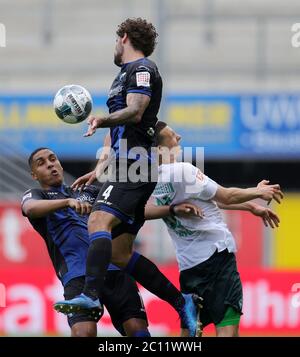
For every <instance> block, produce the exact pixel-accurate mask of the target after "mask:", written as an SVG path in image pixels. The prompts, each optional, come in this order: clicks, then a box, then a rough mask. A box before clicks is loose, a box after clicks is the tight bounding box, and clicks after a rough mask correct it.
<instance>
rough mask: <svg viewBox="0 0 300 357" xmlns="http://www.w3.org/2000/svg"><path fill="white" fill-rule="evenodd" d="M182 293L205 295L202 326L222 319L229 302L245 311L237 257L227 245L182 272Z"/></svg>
mask: <svg viewBox="0 0 300 357" xmlns="http://www.w3.org/2000/svg"><path fill="white" fill-rule="evenodd" d="M179 279H180V289H181V291H182V292H183V293H186V294H188V293H196V294H197V295H199V296H201V297H202V298H203V304H202V305H203V308H202V309H201V311H200V320H201V322H202V324H203V327H204V326H206V325H208V324H210V323H214V324H215V325H217V324H218V323H220V322H221V321H222V320H223V318H224V315H225V312H226V310H227V308H228V307H229V306H231V307H232V308H234V309H235V310H236V311H237V312H238V313H240V314H242V304H243V291H242V283H241V279H240V274H239V273H238V271H237V266H236V259H235V255H234V254H233V253H229V252H228V250H227V249H225V250H223V251H222V252H220V253H219V252H217V251H216V252H215V253H214V254H213V255H212V256H211V257H210V258H209V259H208V260H206V261H205V262H203V263H200V264H198V265H196V266H195V267H193V268H190V269H186V270H183V271H181V272H180V278H179Z"/></svg>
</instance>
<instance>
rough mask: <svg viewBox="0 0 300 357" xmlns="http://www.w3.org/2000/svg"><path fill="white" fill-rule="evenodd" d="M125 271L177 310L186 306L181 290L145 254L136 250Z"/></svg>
mask: <svg viewBox="0 0 300 357" xmlns="http://www.w3.org/2000/svg"><path fill="white" fill-rule="evenodd" d="M124 271H125V272H126V273H127V274H129V275H131V276H132V277H133V278H134V279H135V280H136V281H137V282H138V283H140V284H141V285H142V286H143V287H144V288H146V289H147V290H149V291H150V292H151V293H152V294H154V295H156V296H158V297H159V298H160V299H162V300H165V301H167V302H168V303H169V304H170V305H172V306H173V307H174V309H175V310H176V311H177V312H180V311H181V310H182V308H183V307H184V304H185V300H184V298H183V296H182V294H181V292H180V291H179V290H178V289H177V288H176V287H175V286H174V285H173V284H172V283H171V282H170V280H168V278H167V277H166V276H165V275H164V274H163V273H162V272H161V271H160V270H159V269H158V267H157V266H156V265H155V264H154V263H153V262H151V261H150V260H149V259H147V258H146V257H144V256H143V255H141V254H139V253H137V252H134V253H133V254H132V257H131V258H130V260H129V262H128V264H127V266H126V267H125V269H124Z"/></svg>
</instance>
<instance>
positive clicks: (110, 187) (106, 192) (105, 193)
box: [102, 185, 114, 201]
mask: <svg viewBox="0 0 300 357" xmlns="http://www.w3.org/2000/svg"><path fill="white" fill-rule="evenodd" d="M113 188H114V186H113V185H109V186H108V187H107V189H106V190H105V191H104V192H103V193H102V196H103V197H104V198H105V201H107V199H108V197H109V196H110V194H111V190H112V189H113Z"/></svg>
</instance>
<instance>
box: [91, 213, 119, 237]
mask: <svg viewBox="0 0 300 357" xmlns="http://www.w3.org/2000/svg"><path fill="white" fill-rule="evenodd" d="M119 222H120V221H119V219H118V218H116V217H114V216H113V215H112V214H110V213H107V212H104V211H97V212H93V213H91V215H90V217H89V221H88V230H89V233H94V232H99V231H108V232H110V231H111V230H112V228H113V227H114V226H116V225H117V224H118V223H119Z"/></svg>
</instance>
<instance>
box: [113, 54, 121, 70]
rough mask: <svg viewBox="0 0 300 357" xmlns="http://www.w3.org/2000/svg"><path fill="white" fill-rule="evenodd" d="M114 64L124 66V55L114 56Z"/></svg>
mask: <svg viewBox="0 0 300 357" xmlns="http://www.w3.org/2000/svg"><path fill="white" fill-rule="evenodd" d="M114 64H115V65H116V66H118V67H121V66H122V55H121V54H120V53H116V54H115V55H114Z"/></svg>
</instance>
